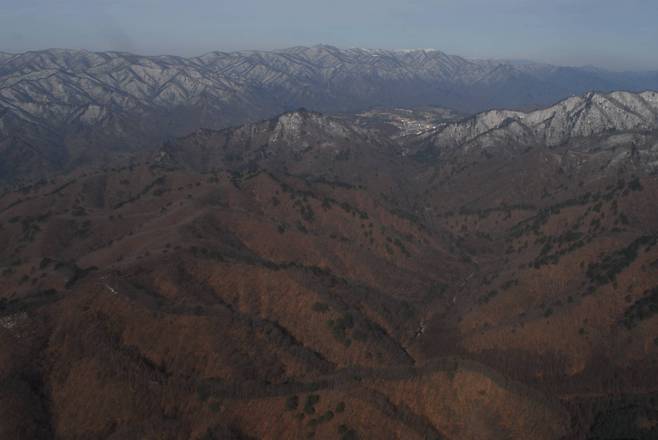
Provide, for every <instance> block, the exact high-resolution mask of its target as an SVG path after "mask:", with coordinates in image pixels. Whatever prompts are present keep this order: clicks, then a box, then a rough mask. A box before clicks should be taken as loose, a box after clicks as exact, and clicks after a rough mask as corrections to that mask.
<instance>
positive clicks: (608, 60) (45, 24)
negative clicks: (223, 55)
mask: <svg viewBox="0 0 658 440" xmlns="http://www.w3.org/2000/svg"><path fill="white" fill-rule="evenodd" d="M315 44H330V45H335V46H337V47H341V48H350V47H364V48H383V49H409V48H433V49H438V50H441V51H444V52H447V53H450V54H456V55H462V56H465V57H470V58H506V59H528V60H534V61H543V62H548V63H553V64H561V65H577V66H582V65H594V66H599V67H605V68H609V69H614V70H646V69H658V0H408V1H403V0H397V1H394V0H238V1H235V0H187V1H174V0H0V51H6V52H22V51H26V50H37V49H45V48H52V47H60V48H74V49H88V50H120V51H128V52H135V53H139V54H147V55H158V54H173V55H184V56H194V55H200V54H203V53H206V52H209V51H213V50H224V51H231V50H243V49H277V48H284V47H290V46H297V45H315Z"/></svg>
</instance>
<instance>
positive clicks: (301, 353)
mask: <svg viewBox="0 0 658 440" xmlns="http://www.w3.org/2000/svg"><path fill="white" fill-rule="evenodd" d="M655 103H656V100H655V94H652V93H643V94H637V95H634V94H627V93H612V94H609V95H603V94H590V95H586V96H584V97H580V98H570V99H568V100H566V101H564V102H562V103H560V104H557V105H556V106H554V107H551V108H549V109H546V110H541V111H536V112H530V113H520V112H508V111H507V112H502V111H501V112H488V113H483V114H479V115H476V116H475V117H473V118H469V119H463V120H461V119H460V120H457V121H455V120H451V119H452V117H448V118H445V119H440V120H436V125H435V126H434V127H433V128H429V125H431V124H433V122H432V123H430V122H428V121H430V120H433V119H432V118H433V116H428V114H427V113H419V114H418V118H417V124H419V125H417V126H421V127H422V126H424V127H427V128H423V129H421V130H420V131H418V132H409V133H407V134H405V135H400V133H402V132H403V131H404V130H403V129H400V128H399V127H400V126H402V127H405V126H406V125H408V124H410V123H412V122H413V119H412V118H411V116H410V115H409V114H408V113H400V112H399V111H393V110H391V111H382V110H379V111H377V112H375V113H371V114H367V115H360V116H358V117H346V116H344V115H341V116H324V115H321V114H319V113H314V112H309V111H301V110H300V111H295V112H289V113H285V114H282V115H280V116H278V117H276V118H273V119H270V120H266V121H262V122H256V123H252V124H247V125H244V126H240V127H237V128H230V129H223V130H198V131H196V132H194V133H193V134H191V135H188V136H186V137H183V138H180V139H177V140H173V141H171V142H168V143H167V144H166V145H164V146H162V148H160V151H157V152H154V153H148V154H146V155H144V156H142V157H141V158H134V157H133V158H132V159H131V160H132V162H131V163H129V164H128V165H118V163H120V161H119V162H116V163H117V164H115V162H108V164H107V165H106V166H104V167H81V168H79V169H77V170H75V171H74V172H71V173H68V174H63V175H59V176H57V177H54V178H52V179H44V180H41V181H39V182H36V183H34V184H31V185H27V186H22V187H20V188H13V189H5V190H4V192H3V193H2V194H1V195H0V280H1V286H2V288H1V289H0V344H2V347H3V349H2V350H0V384H1V385H2V386H0V437H3V438H5V437H6V438H19V439H20V438H26V439H27V438H30V439H32V438H53V437H56V438H99V437H100V438H145V437H146V438H171V439H178V438H181V439H182V438H195V439H196V438H199V439H200V438H218V439H225V438H272V439H277V438H328V439H329V438H343V439H350V438H352V439H353V438H418V439H422V438H445V439H473V440H476V439H489V438H492V439H497V438H510V439H527V438H538V439H591V438H603V439H615V438H616V439H618V438H634V439H635V438H638V439H652V438H655V437H656V435H658V431H657V429H658V428H657V427H658V406H657V405H656V402H657V401H658V400H657V399H658V379H657V377H656V375H655V372H656V371H657V370H658V339H657V335H658V313H656V303H657V301H658V300H657V297H658V293H657V292H658V291H657V289H658V211H657V210H656V209H655V206H657V204H658V176H657V174H656V158H655V155H656V153H657V151H658V150H657V149H656V128H655V120H656V118H655V115H656V113H655V112H656V104H655ZM391 115H394V116H391ZM400 115H403V116H400ZM402 117H403V118H405V119H403V120H404V121H407V122H405V123H402V125H396V124H400V122H399V121H400V120H401V119H398V118H402ZM441 118H443V116H442V117H441ZM382 120H383V121H384V122H383V124H384V127H383V128H382V125H381V124H382V122H381V121H382ZM423 124H427V125H423ZM394 127H398V128H394ZM395 133H397V134H395ZM81 408H84V409H85V410H84V411H81Z"/></svg>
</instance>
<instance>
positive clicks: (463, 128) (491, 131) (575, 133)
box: [431, 92, 658, 148]
mask: <svg viewBox="0 0 658 440" xmlns="http://www.w3.org/2000/svg"><path fill="white" fill-rule="evenodd" d="M657 129H658V93H656V92H643V93H639V94H635V93H630V92H613V93H609V94H602V93H588V94H586V95H584V96H576V97H571V98H568V99H566V100H564V101H562V102H559V103H558V104H556V105H554V106H551V107H548V108H546V109H542V110H537V111H533V112H529V113H523V112H517V111H509V110H493V111H488V112H484V113H480V114H477V115H475V116H473V117H471V118H468V119H466V120H464V121H460V122H456V123H452V124H448V125H447V126H445V127H442V128H440V129H439V130H437V131H436V132H435V133H433V134H432V135H431V136H432V142H433V143H434V144H435V145H437V146H444V147H445V146H451V147H463V148H470V147H474V146H480V147H487V146H494V145H497V144H500V143H502V142H513V143H516V144H523V145H530V144H535V145H546V146H556V145H560V144H563V143H566V142H568V141H570V140H572V139H577V138H583V137H591V136H597V135H601V134H604V133H606V132H628V131H639V132H642V131H655V130H657Z"/></svg>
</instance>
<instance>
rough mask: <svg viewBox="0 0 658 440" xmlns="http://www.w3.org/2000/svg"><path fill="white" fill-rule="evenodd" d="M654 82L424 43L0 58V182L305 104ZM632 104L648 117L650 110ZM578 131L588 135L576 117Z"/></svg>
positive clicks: (486, 103) (481, 123)
mask: <svg viewBox="0 0 658 440" xmlns="http://www.w3.org/2000/svg"><path fill="white" fill-rule="evenodd" d="M651 88H656V89H658V76H657V75H651V74H627V75H626V76H624V74H612V73H609V72H605V71H599V70H592V69H574V68H563V67H556V66H549V65H544V64H533V63H514V62H503V61H494V60H467V59H465V58H462V57H459V56H454V55H446V54H444V53H442V52H440V51H437V50H425V49H418V50H405V51H390V50H370V49H347V50H341V49H337V48H335V47H331V46H315V47H294V48H289V49H284V50H279V51H269V52H265V51H242V52H230V53H226V52H212V53H208V54H205V55H202V56H200V57H196V58H183V57H176V56H140V55H133V54H129V53H118V52H103V53H95V52H88V51H78V50H64V49H52V50H44V51H36V52H26V53H21V54H0V157H2V158H3V159H5V158H6V157H21V158H23V161H22V165H21V170H18V169H16V170H15V171H11V170H10V171H7V170H5V171H2V170H0V174H1V175H0V179H3V178H4V179H6V178H7V177H8V176H7V173H9V174H10V176H9V177H12V176H18V175H21V174H24V172H23V171H22V169H26V170H29V169H31V168H36V167H38V168H39V169H40V170H41V171H48V170H51V169H52V170H55V169H59V168H61V167H62V166H67V165H72V164H76V163H86V162H89V161H90V160H99V159H101V160H102V158H103V157H105V155H107V154H114V153H115V152H126V151H127V152H134V151H140V150H142V149H145V148H150V149H155V148H157V147H158V146H159V145H160V144H161V142H162V141H163V140H166V139H169V138H171V137H177V136H182V135H185V134H187V133H190V132H193V131H194V130H196V129H199V128H210V129H222V128H225V127H229V126H237V125H240V124H244V123H246V122H252V121H257V120H262V119H265V118H270V117H272V116H274V115H277V114H281V113H283V112H287V111H290V110H293V109H296V108H300V107H305V108H309V109H312V110H315V111H321V112H330V113H336V112H347V113H353V112H362V111H364V110H367V109H371V108H373V107H403V106H406V107H420V106H432V105H435V106H436V105H438V106H441V107H444V108H454V109H456V110H457V111H462V112H473V111H482V110H486V109H490V108H516V109H527V108H529V107H530V108H539V107H541V106H543V105H548V104H550V103H553V102H555V101H556V100H558V99H560V98H566V97H568V96H570V95H573V94H577V93H584V92H585V91H587V90H592V89H598V90H615V89H633V90H643V89H651ZM574 105H577V104H574ZM592 105H594V106H595V107H597V108H598V106H599V104H597V103H593V104H592ZM610 105H614V106H616V105H617V104H614V103H611V104H610ZM624 105H631V104H624ZM594 112H595V110H592V111H590V114H591V117H596V115H595V113H594ZM637 112H638V115H639V116H642V117H643V118H646V115H647V113H646V112H647V110H646V109H638V110H637ZM642 112H644V113H642ZM514 115H516V114H515V113H509V112H499V113H491V114H488V115H487V116H486V117H485V116H482V115H480V116H478V119H477V120H475V121H471V122H469V124H472V125H473V126H472V127H469V126H450V127H449V128H446V129H445V130H448V131H442V133H443V135H440V136H439V137H441V136H448V135H449V137H451V138H454V139H455V141H454V142H456V143H463V142H464V141H466V140H468V139H469V136H471V134H472V133H477V135H478V136H479V135H482V134H483V133H484V132H486V131H488V130H490V129H491V128H494V127H496V126H497V124H499V123H501V122H502V121H503V120H507V119H509V117H511V116H514ZM639 116H636V115H634V114H633V115H630V116H628V118H629V119H628V121H627V122H624V123H625V124H633V121H635V119H636V118H637V117H639ZM387 117H388V118H391V115H389V116H387ZM401 117H402V118H403V119H399V118H398V117H394V118H393V119H398V121H397V122H394V121H393V119H389V122H387V124H388V126H389V128H390V129H394V127H397V128H395V130H402V131H401V134H402V135H403V136H405V135H409V134H411V135H413V134H419V133H425V132H427V131H428V130H429V131H431V130H433V129H436V128H439V129H442V127H444V124H443V123H438V122H439V120H440V119H441V118H439V119H436V118H434V117H429V115H426V116H424V117H422V118H423V119H424V120H425V122H422V123H417V122H414V121H413V120H411V119H413V118H411V119H410V118H409V117H407V116H401ZM427 117H429V119H427ZM534 117H539V118H540V116H534ZM487 118H488V119H487ZM501 118H502V119H501ZM380 119H381V117H380ZM448 119H454V118H453V117H449V118H448ZM485 119H486V120H485ZM517 119H518V118H517ZM540 119H541V118H540ZM519 121H520V119H519V120H517V121H515V122H514V124H512V125H513V126H514V127H515V128H516V130H517V131H518V133H516V136H517V137H518V136H521V135H524V136H529V138H532V139H534V138H536V137H537V136H538V133H534V131H533V130H538V128H536V127H534V128H532V130H530V131H529V132H528V130H527V128H528V127H527V126H528V124H530V125H533V124H534V125H538V124H539V122H537V123H528V122H527V121H526V122H523V123H521V122H519ZM374 122H375V121H374V119H372V118H370V121H369V122H364V123H365V124H366V125H368V124H370V123H374ZM435 122H437V123H435ZM549 125H550V129H549V130H548V131H547V132H546V133H545V137H546V139H547V140H548V141H549V142H558V141H559V139H560V138H561V137H560V136H561V135H560V131H559V126H557V125H556V123H552V124H549ZM622 125H623V124H622ZM575 130H576V132H581V133H582V134H584V135H585V134H587V130H586V128H585V126H584V125H582V124H581V125H580V126H579V127H577V128H576V129H575ZM451 131H455V133H454V134H450V133H451ZM571 131H573V130H571V129H570V132H571ZM499 134H500V133H499ZM471 137H472V136H471ZM540 137H541V136H540ZM26 145H29V148H28V147H26ZM44 164H46V165H45V167H44Z"/></svg>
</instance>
